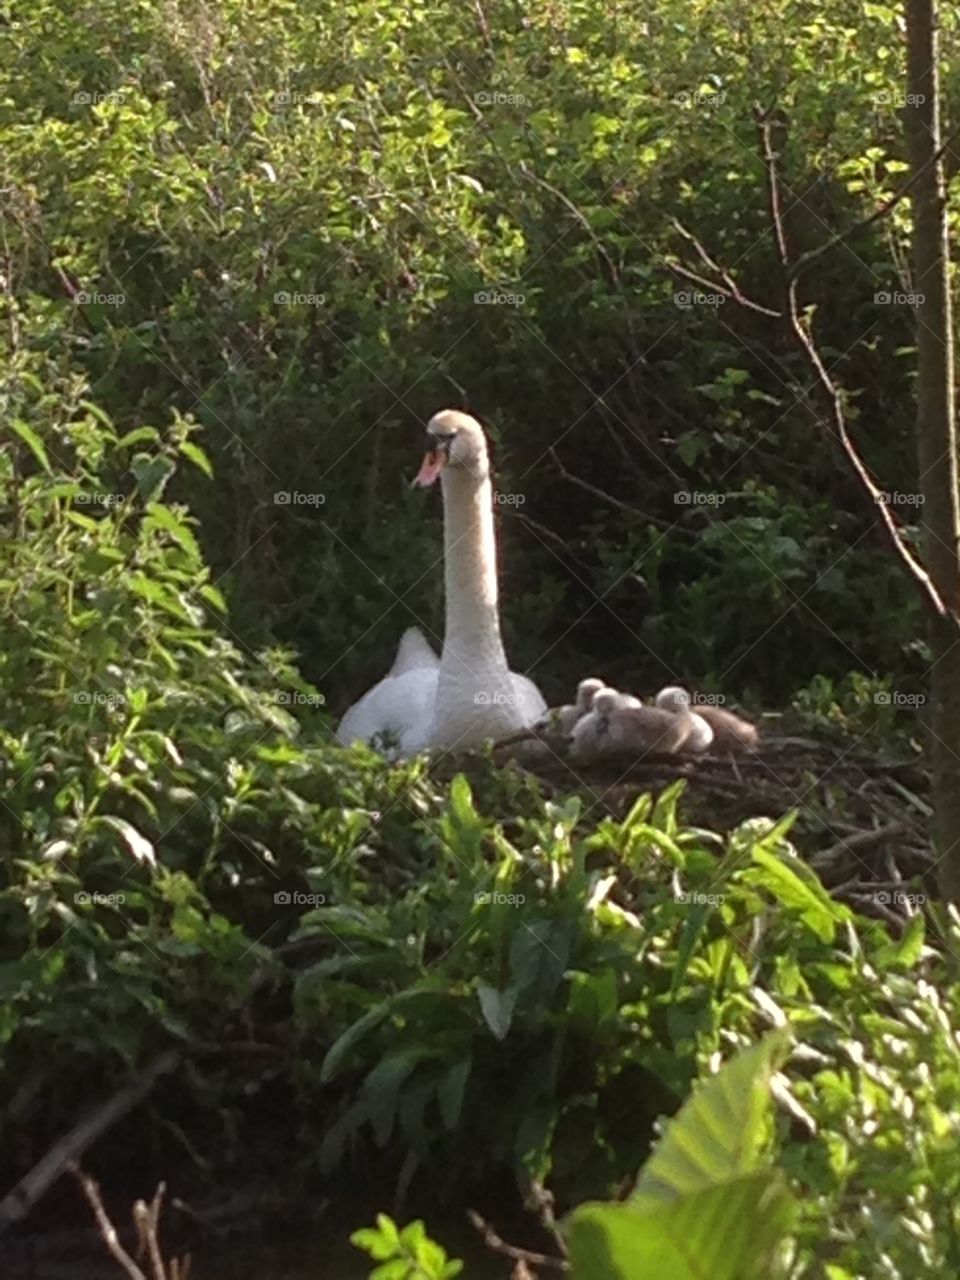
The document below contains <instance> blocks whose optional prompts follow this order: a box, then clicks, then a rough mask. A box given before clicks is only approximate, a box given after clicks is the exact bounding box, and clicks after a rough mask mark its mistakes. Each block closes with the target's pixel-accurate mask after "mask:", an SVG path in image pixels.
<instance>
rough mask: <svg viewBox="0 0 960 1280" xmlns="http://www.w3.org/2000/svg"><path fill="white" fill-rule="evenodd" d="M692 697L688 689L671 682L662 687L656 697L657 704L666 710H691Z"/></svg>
mask: <svg viewBox="0 0 960 1280" xmlns="http://www.w3.org/2000/svg"><path fill="white" fill-rule="evenodd" d="M690 702H691V698H690V695H689V693H687V691H686V689H681V688H680V687H679V685H675V684H671V685H668V686H667V688H666V689H661V690H660V692H659V693H658V694H657V697H656V705H657V706H658V707H662V708H663V710H664V711H689V710H690Z"/></svg>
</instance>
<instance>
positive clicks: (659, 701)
mask: <svg viewBox="0 0 960 1280" xmlns="http://www.w3.org/2000/svg"><path fill="white" fill-rule="evenodd" d="M691 701H692V699H691V697H690V694H689V693H687V691H686V689H681V688H680V687H679V686H678V685H673V684H671V685H668V686H667V688H666V689H661V690H660V692H659V693H658V694H657V696H656V698H655V699H654V704H655V706H657V707H662V708H663V709H664V710H665V711H669V712H672V713H673V714H674V715H676V716H679V717H680V718H681V719H684V720H689V721H690V725H689V735H688V738H687V743H686V749H687V750H688V751H707V750H708V749H709V748H710V746H711V744H712V743H713V736H714V735H713V726H712V725H711V724H710V721H709V720H708V719H707V717H706V716H705V715H703V714H702V713H703V710H704V708H702V707H700V706H698V707H697V710H696V711H691V710H690V704H691Z"/></svg>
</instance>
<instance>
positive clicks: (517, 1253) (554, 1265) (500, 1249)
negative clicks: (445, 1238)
mask: <svg viewBox="0 0 960 1280" xmlns="http://www.w3.org/2000/svg"><path fill="white" fill-rule="evenodd" d="M467 1217H468V1218H469V1219H470V1222H471V1223H472V1224H473V1226H474V1227H475V1228H476V1230H477V1231H479V1232H480V1235H481V1236H482V1237H483V1243H484V1244H485V1245H486V1246H487V1248H488V1249H492V1250H493V1251H494V1253H499V1254H502V1255H503V1257H505V1258H510V1259H511V1261H513V1262H529V1263H530V1265H531V1266H533V1267H546V1268H548V1270H550V1271H567V1270H569V1267H568V1264H567V1263H566V1262H564V1260H563V1259H562V1258H551V1257H550V1256H549V1255H548V1254H546V1253H534V1252H533V1251H532V1250H531V1249H518V1248H517V1247H516V1245H512V1244H507V1242H506V1241H505V1240H501V1238H500V1237H499V1236H498V1235H497V1233H496V1232H495V1231H494V1229H493V1227H491V1226H490V1224H489V1223H488V1222H486V1221H484V1219H483V1218H481V1217H480V1215H479V1213H477V1212H476V1211H475V1210H473V1209H468V1210H467Z"/></svg>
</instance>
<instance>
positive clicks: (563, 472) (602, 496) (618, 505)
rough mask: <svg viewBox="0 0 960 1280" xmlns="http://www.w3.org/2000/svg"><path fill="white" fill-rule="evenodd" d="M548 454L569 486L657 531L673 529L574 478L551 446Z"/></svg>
mask: <svg viewBox="0 0 960 1280" xmlns="http://www.w3.org/2000/svg"><path fill="white" fill-rule="evenodd" d="M548 453H549V454H550V457H551V458H552V459H553V462H554V465H555V466H556V468H557V470H558V471H559V472H560V475H561V476H562V477H563V479H564V480H567V481H568V482H569V483H570V484H575V485H577V487H578V488H580V489H583V490H585V491H586V492H587V493H590V494H592V495H593V496H594V497H595V498H599V499H600V501H601V502H606V503H608V504H609V505H610V506H611V507H616V508H617V510H618V511H626V512H627V513H628V514H629V515H632V516H639V517H640V518H641V519H642V520H648V521H649V522H650V524H655V525H656V526H657V528H658V529H673V527H674V526H673V524H671V523H670V522H669V521H668V520H661V519H660V518H659V517H658V516H652V515H650V514H649V513H648V512H646V511H641V510H640V509H639V507H632V506H631V505H630V503H629V502H623V501H621V499H620V498H615V497H614V496H613V494H612V493H606V492H605V491H604V490H603V489H598V488H597V486H596V485H594V484H591V483H590V482H589V480H584V479H583V478H582V477H581V476H576V475H574V474H573V472H571V471H568V470H567V469H566V467H565V466H564V465H563V463H562V462H561V461H560V458H559V457H558V455H557V451H556V450H555V449H554V447H553V445H551V446H550V448H549V450H548Z"/></svg>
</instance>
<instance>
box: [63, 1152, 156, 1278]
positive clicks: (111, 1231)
mask: <svg viewBox="0 0 960 1280" xmlns="http://www.w3.org/2000/svg"><path fill="white" fill-rule="evenodd" d="M67 1168H68V1170H69V1172H70V1173H72V1174H73V1176H74V1177H75V1178H76V1180H77V1181H78V1182H79V1183H80V1186H81V1188H82V1190H83V1194H84V1196H85V1197H86V1200H87V1203H88V1204H89V1205H90V1208H91V1209H92V1210H93V1216H94V1217H95V1218H96V1220H97V1226H98V1227H99V1228H100V1236H101V1238H102V1240H103V1243H104V1244H105V1245H106V1246H107V1249H108V1251H109V1252H110V1254H111V1256H112V1257H113V1258H114V1259H115V1260H116V1261H117V1262H118V1263H119V1264H120V1266H121V1267H123V1269H124V1271H125V1272H126V1273H127V1275H128V1276H129V1277H130V1280H148V1278H147V1276H146V1275H145V1274H144V1273H143V1272H142V1271H141V1270H140V1268H139V1267H138V1266H137V1264H136V1263H135V1262H134V1260H133V1259H132V1258H131V1257H130V1255H129V1253H127V1251H126V1249H124V1247H123V1245H122V1244H121V1243H120V1239H119V1237H118V1235H117V1229H116V1227H115V1226H114V1225H113V1223H112V1222H111V1221H110V1219H109V1218H108V1217H107V1211H106V1209H104V1207H103V1201H102V1200H101V1198H100V1188H99V1187H98V1186H97V1184H96V1183H95V1182H94V1180H93V1179H92V1178H91V1177H89V1176H88V1175H87V1174H85V1173H84V1172H83V1170H82V1169H81V1168H80V1166H79V1165H78V1164H76V1163H75V1161H73V1160H71V1161H70V1163H69V1164H68V1165H67Z"/></svg>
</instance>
